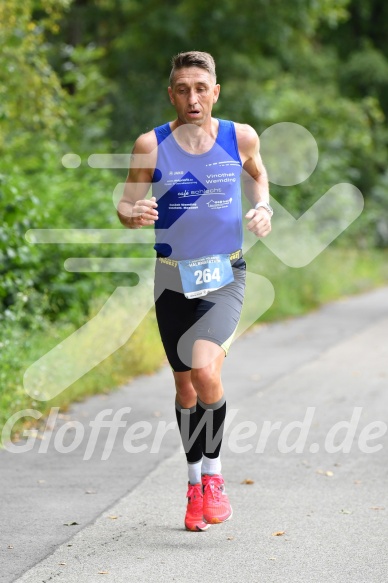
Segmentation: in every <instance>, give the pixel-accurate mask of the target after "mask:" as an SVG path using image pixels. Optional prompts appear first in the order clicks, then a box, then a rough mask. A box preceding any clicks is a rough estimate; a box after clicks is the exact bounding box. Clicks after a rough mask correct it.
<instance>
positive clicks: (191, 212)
mask: <svg viewBox="0 0 388 583" xmlns="http://www.w3.org/2000/svg"><path fill="white" fill-rule="evenodd" d="M168 94H169V97H170V101H171V103H172V105H173V106H174V108H175V111H176V118H175V119H174V120H173V121H171V122H169V123H166V124H164V125H161V126H159V127H157V128H155V129H154V130H152V131H150V132H148V133H145V134H143V135H141V136H140V137H139V138H138V139H137V140H136V142H135V145H134V149H133V154H132V160H133V164H132V165H131V168H130V170H129V174H128V178H127V182H126V187H125V192H124V194H123V197H122V199H121V201H120V203H119V205H118V216H119V219H120V221H121V222H122V224H123V225H125V226H126V227H128V228H130V229H138V228H141V227H144V226H149V225H154V226H155V240H156V243H155V250H156V254H157V261H156V269H155V307H156V316H157V321H158V326H159V330H160V335H161V339H162V342H163V345H164V348H165V351H166V354H167V358H168V361H169V363H170V365H171V368H172V371H173V376H174V380H175V387H176V402H175V408H176V417H177V421H178V426H179V429H180V433H181V437H182V441H183V445H184V448H185V452H186V458H187V464H188V492H187V499H188V502H187V509H186V516H185V521H184V523H185V527H186V528H187V529H188V530H192V531H203V530H206V529H207V528H208V527H209V525H210V524H215V523H220V522H224V521H225V520H228V519H229V518H231V516H232V508H231V505H230V502H229V499H228V496H227V494H226V491H225V484H224V480H223V477H222V475H221V461H220V449H221V443H222V433H223V426H224V421H225V414H226V401H225V396H224V390H223V386H222V382H221V369H222V364H223V362H224V358H225V356H226V354H227V351H228V349H229V346H230V344H231V341H232V338H233V334H234V332H235V330H236V327H237V324H238V321H239V318H240V313H241V308H242V304H243V299H244V290H245V268H246V265H245V261H244V259H243V257H242V252H241V248H242V235H243V217H242V207H241V186H240V185H241V183H242V185H243V190H244V194H245V195H246V197H247V198H248V200H249V201H250V204H251V206H252V208H251V209H250V210H249V211H248V213H247V214H246V215H245V219H246V228H247V229H248V230H249V231H251V232H253V233H254V234H255V235H256V236H257V237H265V236H266V235H268V233H269V232H270V231H271V216H272V214H273V211H272V209H271V207H270V205H269V189H268V179H267V174H266V171H265V168H264V166H263V164H262V161H261V157H260V153H259V138H258V135H257V133H256V132H255V130H254V129H253V128H252V127H250V126H248V125H244V124H238V123H234V122H232V121H226V120H221V119H217V118H214V117H212V108H213V105H214V104H215V103H216V101H217V100H218V97H219V94H220V85H219V84H218V83H217V80H216V71H215V63H214V60H213V57H212V56H211V55H210V54H208V53H203V52H198V51H190V52H186V53H180V54H178V55H176V56H175V57H174V58H173V60H172V71H171V75H170V86H169V87H168ZM150 185H152V195H153V196H152V198H150V199H146V196H147V193H148V190H149V188H150Z"/></svg>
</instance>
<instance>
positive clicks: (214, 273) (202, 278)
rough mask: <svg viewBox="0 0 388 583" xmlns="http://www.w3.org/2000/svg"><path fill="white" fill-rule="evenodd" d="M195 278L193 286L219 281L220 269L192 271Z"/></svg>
mask: <svg viewBox="0 0 388 583" xmlns="http://www.w3.org/2000/svg"><path fill="white" fill-rule="evenodd" d="M194 276H195V277H196V280H195V284H196V285H201V284H202V283H210V282H211V281H212V280H214V281H221V274H220V268H219V267H215V268H214V269H213V270H212V269H210V268H209V267H207V268H206V269H197V270H196V271H194Z"/></svg>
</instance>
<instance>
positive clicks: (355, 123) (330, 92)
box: [0, 0, 388, 325]
mask: <svg viewBox="0 0 388 583" xmlns="http://www.w3.org/2000/svg"><path fill="white" fill-rule="evenodd" d="M387 25H388V8H387V6H386V4H385V3H384V1H383V0H372V1H370V0H314V1H313V0H295V1H294V2H292V3H287V2H283V1H282V0H271V1H269V0H244V1H243V2H241V1H240V2H238V1H237V0H224V1H223V2H213V3H209V2H205V0H197V2H190V1H189V0H182V1H180V2H176V1H175V0H166V1H165V2H162V3H161V2H159V1H157V0H130V1H128V0H73V1H71V0H24V1H23V2H18V0H3V2H2V3H1V4H0V45H1V51H0V130H1V131H0V154H1V170H0V214H1V217H2V224H1V226H0V272H1V278H2V279H1V284H0V304H2V306H3V313H2V316H1V317H2V318H3V319H4V318H6V317H9V314H15V313H18V314H23V316H22V315H20V318H21V321H22V320H23V322H24V323H25V325H28V314H29V313H30V314H35V315H36V314H37V312H39V313H42V314H43V316H44V317H46V316H47V317H48V316H50V317H52V318H55V317H57V316H58V314H60V313H63V311H64V310H68V309H71V306H72V305H73V304H74V298H75V297H76V296H77V294H78V297H80V298H84V303H83V309H84V311H87V309H88V298H90V297H91V296H92V294H93V293H98V292H100V293H103V292H104V290H106V289H108V288H109V285H110V286H111V284H109V285H108V284H106V283H104V282H103V281H102V280H101V281H99V282H98V283H97V279H96V278H94V279H93V277H92V276H90V277H87V276H82V277H81V276H79V275H77V274H69V273H66V272H65V271H64V270H63V267H62V265H61V260H60V258H62V255H64V256H65V254H66V251H68V250H67V249H65V247H64V246H62V247H61V248H60V249H59V251H58V250H57V249H56V248H54V247H51V248H50V247H47V246H46V248H44V247H43V246H40V247H38V246H34V245H31V244H28V243H27V242H26V240H25V238H24V233H25V231H26V230H28V229H29V228H37V227H42V228H43V227H51V228H52V227H57V228H60V227H61V228H70V227H76V226H78V227H107V226H114V227H118V224H117V219H116V215H115V211H114V208H113V205H112V202H111V192H112V190H113V188H114V186H115V185H116V182H117V181H123V179H124V178H125V172H124V173H122V174H121V175H118V174H117V173H116V174H114V173H112V172H108V171H102V170H92V169H90V168H88V166H87V157H88V156H89V154H91V153H95V152H106V151H118V152H128V151H129V150H130V148H131V145H132V143H133V141H134V139H135V138H136V137H137V135H138V134H139V133H142V132H145V131H147V130H149V129H151V128H152V127H154V126H155V125H159V124H160V123H163V122H164V121H167V120H168V119H170V118H171V117H172V115H173V111H172V109H171V105H170V104H169V100H168V98H167V91H166V88H167V84H168V75H169V71H170V59H171V57H172V55H173V54H176V53H177V52H180V51H185V50H190V49H198V50H205V51H209V52H211V53H212V54H213V55H214V57H215V59H216V62H217V71H218V79H219V81H220V83H221V87H222V91H221V99H220V101H219V103H218V104H217V108H216V110H215V114H216V115H218V116H219V117H225V118H231V119H234V120H236V121H240V122H245V123H249V124H251V125H252V126H254V127H255V129H256V130H257V131H258V133H261V132H263V131H264V130H265V129H266V128H267V127H269V126H270V125H271V124H274V123H277V122H282V121H292V122H296V123H299V124H301V125H303V126H305V127H306V128H307V129H308V130H309V131H310V132H311V133H312V134H313V135H314V137H315V138H316V140H317V142H318V145H319V150H320V162H319V164H318V167H317V169H316V171H315V173H314V174H313V175H312V176H311V178H310V179H309V180H308V181H306V182H305V183H303V184H301V185H298V186H297V187H291V188H284V187H274V188H273V194H274V195H275V196H276V198H278V199H279V200H280V201H281V202H282V203H283V204H284V205H285V206H287V208H288V209H289V210H290V211H291V212H293V213H294V214H295V215H296V216H298V215H300V214H301V213H302V212H303V211H304V210H306V208H308V207H309V206H310V205H311V204H312V203H313V202H314V201H315V200H316V199H317V198H319V197H320V196H321V195H322V193H324V192H325V191H326V190H327V189H328V188H330V187H331V186H332V185H333V184H335V183H337V182H342V181H350V182H353V183H354V184H356V185H357V186H358V187H359V188H360V189H361V191H362V192H363V194H364V196H365V198H366V208H367V211H366V213H364V214H363V216H362V219H361V220H359V221H358V222H357V224H356V225H355V226H354V227H352V229H350V231H349V235H348V237H349V238H350V239H349V240H351V241H352V244H354V245H356V246H357V245H363V246H365V245H380V246H384V245H388V221H387V219H386V218H385V217H386V216H387V213H385V214H384V212H382V210H385V211H387V210H388V197H387V187H388V178H387V172H386V158H387V147H388V146H387V143H388V134H387V130H386V127H385V117H386V115H387V114H388V97H387V96H388V91H387V85H388V49H387V45H386V42H385V31H386V27H387ZM72 151H73V152H75V153H76V154H78V155H79V156H80V157H81V159H82V164H81V166H80V167H79V168H76V169H68V168H64V167H63V166H62V164H61V158H62V156H63V155H64V154H66V153H67V152H72ZM91 251H92V250H91V249H88V250H87V251H85V247H84V248H82V249H81V248H72V253H73V254H74V253H76V252H77V253H81V254H82V253H83V254H85V252H87V253H90V252H91ZM115 251H116V252H118V253H122V254H125V249H120V248H116V249H115ZM96 252H97V253H98V255H100V256H101V255H103V254H104V253H105V254H106V255H109V253H110V252H111V251H110V250H109V249H108V248H102V249H101V248H99V249H98V250H96ZM110 281H112V280H110ZM109 289H110V288H109ZM18 317H19V316H18ZM23 318H24V319H23Z"/></svg>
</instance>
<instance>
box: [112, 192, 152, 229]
mask: <svg viewBox="0 0 388 583" xmlns="http://www.w3.org/2000/svg"><path fill="white" fill-rule="evenodd" d="M157 207H158V204H157V202H156V198H155V197H154V196H153V197H152V198H150V199H147V198H145V199H142V200H137V201H136V202H135V204H132V203H130V202H126V201H120V203H119V206H118V208H117V210H118V213H119V216H121V217H122V218H123V219H124V221H125V224H126V226H127V227H129V228H130V229H141V227H146V226H149V225H154V223H155V221H157V220H158V211H157V210H156V209H157ZM124 217H125V218H124Z"/></svg>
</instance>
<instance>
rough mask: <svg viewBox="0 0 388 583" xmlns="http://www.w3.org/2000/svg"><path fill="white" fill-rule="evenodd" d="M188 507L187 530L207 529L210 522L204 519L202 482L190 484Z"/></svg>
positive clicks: (198, 530)
mask: <svg viewBox="0 0 388 583" xmlns="http://www.w3.org/2000/svg"><path fill="white" fill-rule="evenodd" d="M187 498H188V501H187V509H186V516H185V527H186V529H187V530H192V531H194V532H201V531H203V530H207V529H208V528H209V526H210V524H207V523H206V522H205V521H204V519H203V492H202V484H200V483H198V484H190V483H189V487H188V490H187Z"/></svg>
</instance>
